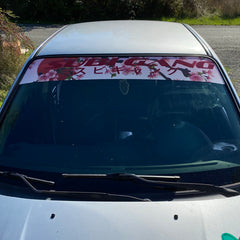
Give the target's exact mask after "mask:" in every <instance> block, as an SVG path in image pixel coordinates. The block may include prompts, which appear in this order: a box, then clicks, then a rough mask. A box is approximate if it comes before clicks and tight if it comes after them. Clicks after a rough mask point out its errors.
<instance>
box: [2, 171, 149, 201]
mask: <svg viewBox="0 0 240 240" xmlns="http://www.w3.org/2000/svg"><path fill="white" fill-rule="evenodd" d="M0 176H4V177H15V178H18V179H20V180H22V181H23V182H24V183H25V184H26V185H27V186H28V187H29V188H30V189H31V190H32V191H33V192H35V193H38V194H47V195H48V196H52V195H53V196H65V197H74V198H81V199H89V198H90V199H94V200H96V201H97V200H98V201H99V200H106V201H126V200H128V201H144V202H149V201H151V200H150V199H147V198H138V197H135V196H131V195H121V194H112V193H105V192H81V191H56V190H42V189H37V188H36V187H35V186H34V185H33V184H32V183H31V182H35V183H41V184H46V185H51V186H53V185H55V182H54V181H49V180H45V179H41V178H35V177H30V176H27V175H24V174H21V173H16V172H10V171H0Z"/></svg>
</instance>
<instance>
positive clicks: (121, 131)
mask: <svg viewBox="0 0 240 240" xmlns="http://www.w3.org/2000/svg"><path fill="white" fill-rule="evenodd" d="M0 139H1V142H0V165H1V166H5V167H14V168H18V169H25V170H32V171H41V172H56V173H82V174H105V173H119V172H127V173H135V174H145V175H147V174H151V175H152V174H153V175H180V176H183V177H184V176H188V180H194V181H197V182H210V183H212V182H214V183H217V184H227V183H232V182H234V181H239V177H235V178H234V176H236V175H237V174H236V172H238V171H239V163H240V151H239V148H240V125H239V116H238V112H237V109H236V107H235V106H234V103H233V100H232V98H231V95H230V94H229V92H228V89H227V87H226V85H225V83H224V80H223V78H222V76H221V74H220V72H219V70H218V68H217V67H216V65H215V64H214V62H213V61H212V60H211V59H208V58H203V57H181V58H180V57H68V58H67V57H64V58H63V57H62V58H56V57H55V58H41V59H37V60H35V61H33V62H32V63H31V64H30V65H29V67H28V69H27V70H26V72H25V74H24V76H23V78H22V80H21V82H20V84H19V86H18V89H17V91H16V94H15V96H14V98H13V100H12V102H11V104H10V106H9V108H8V110H7V112H6V114H5V116H4V118H3V120H2V124H1V128H0ZM236 169H237V171H236ZM234 174H235V175H234ZM238 175H239V174H238Z"/></svg>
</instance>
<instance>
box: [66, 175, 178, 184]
mask: <svg viewBox="0 0 240 240" xmlns="http://www.w3.org/2000/svg"><path fill="white" fill-rule="evenodd" d="M62 176H63V177H64V178H85V179H86V178H91V179H93V178H99V179H101V178H111V179H113V178H114V179H119V180H120V179H122V180H129V179H128V178H131V176H132V177H137V178H140V179H148V180H161V181H171V182H172V181H173V182H175V181H178V180H180V176H167V175H166V176H164V175H136V174H133V173H111V174H82V173H63V174H62ZM154 182H155V181H154Z"/></svg>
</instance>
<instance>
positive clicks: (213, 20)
mask: <svg viewBox="0 0 240 240" xmlns="http://www.w3.org/2000/svg"><path fill="white" fill-rule="evenodd" d="M161 21H168V22H180V23H186V24H189V25H240V17H235V18H223V17H219V16H217V15H214V16H209V17H200V18H180V19H179V18H161Z"/></svg>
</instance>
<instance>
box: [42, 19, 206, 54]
mask: <svg viewBox="0 0 240 240" xmlns="http://www.w3.org/2000/svg"><path fill="white" fill-rule="evenodd" d="M199 40H201V39H200V37H199V38H198V35H197V34H196V33H195V32H194V31H193V30H192V29H191V28H190V27H189V26H187V25H183V24H180V23H172V22H161V21H139V20H120V21H99V22H88V23H78V24H72V25H68V26H66V27H63V28H62V29H61V30H60V31H59V32H57V33H56V34H54V35H53V36H51V37H50V38H49V39H48V40H47V41H46V42H45V43H43V44H42V46H41V47H40V48H39V50H38V54H37V55H38V56H43V55H65V54H69V55H72V54H83V55H84V54H159V53H160V54H178V55H186V54H190V55H207V53H206V49H205V48H204V47H203V44H202V43H201V41H199Z"/></svg>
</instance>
